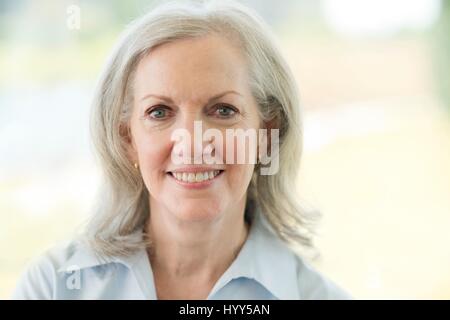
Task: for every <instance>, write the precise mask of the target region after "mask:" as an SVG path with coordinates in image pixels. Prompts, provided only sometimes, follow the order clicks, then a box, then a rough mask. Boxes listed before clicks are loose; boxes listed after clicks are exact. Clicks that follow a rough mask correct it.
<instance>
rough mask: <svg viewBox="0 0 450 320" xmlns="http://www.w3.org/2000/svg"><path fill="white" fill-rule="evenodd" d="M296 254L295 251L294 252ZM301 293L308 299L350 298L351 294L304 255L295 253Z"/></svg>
mask: <svg viewBox="0 0 450 320" xmlns="http://www.w3.org/2000/svg"><path fill="white" fill-rule="evenodd" d="M293 254H294V253H293ZM294 256H295V261H296V263H295V264H296V271H297V272H296V273H297V284H298V290H299V295H300V298H301V299H306V300H350V299H352V297H351V295H350V294H349V293H348V292H346V291H345V290H344V289H342V288H341V287H340V286H339V285H337V284H336V283H335V282H334V281H332V280H331V279H329V278H328V277H327V276H326V275H324V274H322V273H320V272H319V271H318V270H316V269H315V268H314V267H313V266H312V265H311V264H310V263H309V262H307V261H306V260H304V259H303V258H302V257H300V256H298V255H295V254H294Z"/></svg>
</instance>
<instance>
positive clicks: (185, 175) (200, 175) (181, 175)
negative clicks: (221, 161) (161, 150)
mask: <svg viewBox="0 0 450 320" xmlns="http://www.w3.org/2000/svg"><path fill="white" fill-rule="evenodd" d="M219 173H220V170H214V171H205V172H197V173H193V172H171V174H172V176H173V177H174V178H175V179H177V180H179V181H183V182H189V183H194V182H202V181H205V180H211V179H213V178H214V177H215V176H217V175H218V174H219Z"/></svg>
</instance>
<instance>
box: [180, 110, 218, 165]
mask: <svg viewBox="0 0 450 320" xmlns="http://www.w3.org/2000/svg"><path fill="white" fill-rule="evenodd" d="M179 122H180V124H179V125H178V126H177V128H176V129H174V130H176V131H177V132H175V136H177V138H178V139H176V141H175V143H174V146H173V149H172V153H173V155H174V156H176V157H177V158H178V159H180V158H181V159H183V164H203V163H204V159H205V157H206V156H212V154H213V152H215V146H214V143H213V141H212V139H209V140H206V141H203V133H204V132H205V130H207V129H208V127H206V126H207V124H206V122H204V121H203V120H202V119H201V117H200V116H197V115H196V114H188V115H186V116H185V117H183V119H182V120H180V121H179ZM172 135H174V133H172Z"/></svg>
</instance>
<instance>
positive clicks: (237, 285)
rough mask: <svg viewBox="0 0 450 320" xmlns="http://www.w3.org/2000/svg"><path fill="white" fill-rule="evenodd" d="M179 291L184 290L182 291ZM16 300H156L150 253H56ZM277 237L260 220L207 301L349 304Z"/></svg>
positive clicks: (34, 270)
mask: <svg viewBox="0 0 450 320" xmlns="http://www.w3.org/2000/svg"><path fill="white" fill-rule="evenodd" d="M179 290H183V288H180V289H179ZM12 298H13V299H157V295H156V289H155V283H154V278H153V272H152V267H151V264H150V261H149V258H148V254H147V251H146V250H145V249H142V250H139V251H137V252H136V253H135V254H132V255H130V256H128V257H116V258H109V259H99V258H98V257H97V256H96V255H95V254H94V252H93V251H92V249H90V248H89V247H88V246H87V245H83V244H81V243H80V242H78V241H71V242H68V243H66V244H65V245H61V246H58V247H54V248H52V249H50V250H48V251H47V252H46V253H45V254H43V255H41V256H40V257H38V258H37V259H36V260H34V261H32V262H31V263H30V264H29V266H28V267H27V269H26V270H25V272H24V273H23V275H22V277H21V278H20V280H19V282H18V285H17V287H16V289H15V291H14V293H13V296H12ZM350 298H351V297H350V296H349V295H348V293H347V292H345V291H344V290H342V289H341V288H339V287H338V286H337V285H336V284H335V283H333V282H332V281H331V280H330V279H328V278H326V277H325V276H324V275H322V274H320V273H319V272H318V271H316V270H315V269H314V268H313V267H312V266H311V265H310V264H309V263H308V262H307V261H305V260H304V259H303V258H301V257H300V256H299V255H297V254H295V253H294V252H293V251H292V250H291V249H289V248H288V246H287V245H286V244H285V243H284V242H283V241H281V240H280V239H279V237H277V236H276V235H275V233H274V231H273V229H272V228H271V227H270V226H269V225H268V223H267V220H265V219H264V218H263V216H262V215H261V214H257V215H256V216H255V218H254V221H253V223H252V225H251V227H250V231H249V234H248V237H247V239H246V241H245V243H244V245H243V246H242V248H241V250H240V251H239V253H238V255H237V257H236V258H235V259H234V261H233V262H232V263H231V265H230V266H229V267H228V269H227V270H226V271H225V272H224V273H223V274H222V276H221V277H220V278H219V280H218V281H217V282H216V283H215V285H214V287H213V288H212V290H211V291H210V293H209V295H208V297H207V299H216V300H225V299H237V300H239V299H242V300H245V299H268V300H270V299H282V300H286V299H350Z"/></svg>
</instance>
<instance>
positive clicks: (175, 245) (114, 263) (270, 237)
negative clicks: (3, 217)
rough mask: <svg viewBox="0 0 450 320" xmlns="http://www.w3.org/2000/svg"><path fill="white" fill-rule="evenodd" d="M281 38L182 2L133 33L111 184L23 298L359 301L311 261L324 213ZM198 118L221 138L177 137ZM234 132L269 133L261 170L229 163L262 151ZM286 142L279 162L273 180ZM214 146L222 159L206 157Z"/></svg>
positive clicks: (249, 19)
mask: <svg viewBox="0 0 450 320" xmlns="http://www.w3.org/2000/svg"><path fill="white" fill-rule="evenodd" d="M270 34H271V33H270V31H269V29H268V28H267V26H266V25H265V24H264V22H263V21H261V19H260V18H259V17H258V16H257V15H256V14H255V13H254V12H253V11H251V10H249V9H248V8H246V7H243V6H242V5H240V4H237V3H234V2H227V3H224V2H203V3H199V2H192V3H170V4H166V5H162V6H160V7H158V8H156V9H154V10H152V11H151V12H149V13H148V14H147V15H145V16H143V17H142V18H140V19H139V20H137V21H136V22H135V23H134V24H132V25H131V26H130V27H129V28H128V30H127V32H126V33H125V34H124V36H123V37H122V39H121V40H120V42H119V43H118V45H117V47H116V49H115V50H114V52H113V53H112V55H111V58H110V60H109V62H108V63H107V65H106V68H105V70H104V73H103V75H102V77H101V79H100V82H99V85H98V88H97V93H96V98H95V100H94V104H93V109H92V119H91V120H92V121H91V132H92V134H93V141H94V145H95V150H96V151H97V154H98V157H99V160H100V164H101V167H102V169H103V176H104V183H103V185H102V188H101V192H100V193H99V203H98V205H97V206H96V207H95V212H94V215H93V218H92V220H91V221H90V222H89V224H88V225H87V228H86V231H85V233H84V234H83V235H82V236H81V237H80V238H77V239H76V240H73V241H71V242H69V243H67V244H65V245H62V246H59V247H55V248H53V249H51V250H49V251H48V252H47V253H46V254H44V255H42V256H41V257H40V258H39V259H37V261H35V262H33V263H32V264H31V265H30V267H29V268H28V269H27V271H26V272H25V273H24V275H23V276H22V278H21V280H20V282H19V284H18V286H17V288H16V291H15V293H14V297H15V298H22V299H33V298H35V299H345V298H348V297H349V296H348V295H347V293H346V292H345V291H343V290H342V289H340V288H339V287H338V286H336V285H335V284H334V283H333V282H332V281H331V280H329V279H327V278H326V277H325V276H323V275H321V274H319V273H318V272H317V271H315V270H314V269H313V268H312V267H311V266H310V265H309V264H308V263H307V262H306V261H305V260H304V257H303V256H302V254H301V253H302V252H306V251H307V249H311V248H313V244H312V237H311V236H312V234H313V231H314V230H312V228H313V227H312V226H313V223H312V222H313V219H314V215H313V214H310V213H308V212H307V211H306V210H305V209H304V208H302V206H301V205H300V203H299V201H298V200H297V195H296V192H295V190H296V180H295V177H296V176H297V172H298V168H299V162H300V155H301V137H302V130H301V121H300V120H301V119H300V110H299V102H298V96H297V89H296V84H295V81H294V78H293V77H292V75H291V72H290V71H289V68H288V66H287V65H286V63H285V61H284V59H283V58H282V56H281V55H280V53H279V51H278V49H277V47H276V45H275V44H274V40H273V39H272V37H271V36H270ZM198 123H200V124H201V125H202V129H214V130H215V133H216V135H215V136H214V138H213V139H209V140H208V139H207V141H204V140H201V141H200V142H199V141H198V140H196V141H192V140H191V138H189V139H184V140H183V141H180V140H177V139H174V138H173V134H174V132H176V131H178V132H180V131H181V132H184V133H188V134H191V135H190V136H191V137H192V135H195V132H194V131H195V130H196V127H195V126H196V124H198ZM230 129H231V130H239V129H242V130H254V131H255V132H259V130H260V129H267V130H269V131H270V133H271V134H267V135H266V136H265V137H266V138H267V139H260V140H258V141H259V142H261V141H265V142H266V144H263V143H262V142H261V143H260V144H259V145H258V146H257V155H258V162H257V163H255V162H252V161H246V162H245V163H236V162H235V161H229V160H230V159H228V158H226V157H225V155H226V154H228V153H229V152H230V151H231V150H229V148H233V150H232V151H237V153H239V152H241V153H245V154H246V155H247V154H249V153H250V152H251V151H252V150H251V147H247V146H245V147H242V145H239V144H237V146H238V147H236V145H232V147H229V144H228V142H229V141H227V144H225V143H222V144H221V143H220V139H217V137H218V136H220V134H222V136H223V137H226V138H228V140H230V139H232V140H236V139H235V138H236V136H234V137H231V138H229V136H226V134H225V132H226V131H227V130H230ZM275 130H278V131H275ZM272 132H277V133H278V134H279V135H278V136H276V135H272ZM274 138H276V139H275V140H274ZM193 140H195V139H193ZM225 140H227V139H225ZM276 140H277V141H276ZM180 144H181V146H180ZM249 145H250V143H249ZM274 145H275V146H276V147H278V146H279V148H277V149H275V154H271V159H272V160H274V158H277V159H279V166H278V167H277V168H276V169H277V170H275V172H271V173H270V174H267V173H266V174H263V173H262V171H261V170H262V169H263V163H262V161H261V160H262V159H265V160H267V159H268V158H269V157H265V158H264V157H262V156H264V155H265V154H266V152H267V153H269V152H268V150H269V149H270V150H271V152H273V150H274V148H273V146H274ZM239 146H240V147H239ZM208 148H209V149H208ZM227 148H228V150H227ZM205 150H209V152H210V153H209V154H210V155H212V154H213V153H214V157H215V158H214V159H215V161H214V162H208V163H205V161H202V159H203V157H202V156H203V153H207V152H205ZM192 154H194V156H192ZM199 155H200V156H199ZM174 156H183V159H184V160H186V159H188V160H192V161H190V162H189V163H188V164H186V161H184V162H182V163H180V162H176V161H174V159H175V158H176V157H174ZM193 158H195V159H193ZM225 158H226V159H225ZM234 159H235V158H231V160H234ZM246 159H248V158H246ZM269 159H270V158H269ZM226 160H228V161H226ZM266 164H267V162H266Z"/></svg>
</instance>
